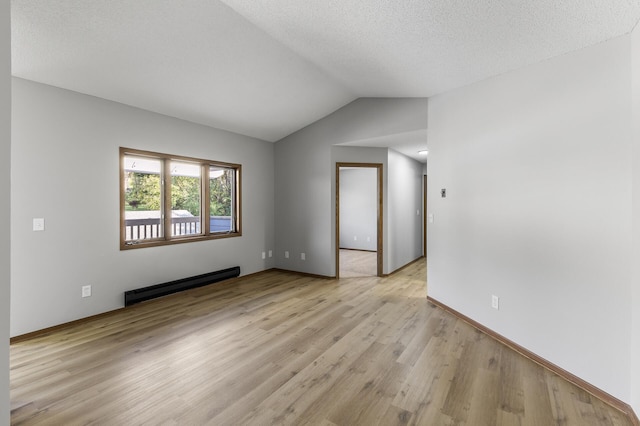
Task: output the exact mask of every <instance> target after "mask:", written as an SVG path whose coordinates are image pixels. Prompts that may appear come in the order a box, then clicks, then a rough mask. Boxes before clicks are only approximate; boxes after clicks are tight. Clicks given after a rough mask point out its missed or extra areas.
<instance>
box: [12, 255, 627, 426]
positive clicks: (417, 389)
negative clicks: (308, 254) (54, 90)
mask: <svg viewBox="0 0 640 426" xmlns="http://www.w3.org/2000/svg"><path fill="white" fill-rule="evenodd" d="M424 263H425V262H424V261H420V262H416V263H414V264H412V265H410V266H409V267H407V268H405V269H403V270H401V271H400V272H398V273H397V274H394V275H392V276H390V277H387V278H376V277H368V278H349V279H341V280H328V279H318V278H310V277H305V276H301V275H299V274H294V273H287V272H281V271H268V272H265V273H262V274H259V275H255V276H250V277H243V278H239V279H236V280H232V281H229V282H226V283H220V284H217V285H213V286H210V287H204V288H200V289H196V290H191V291H188V292H185V293H182V294H177V295H172V296H168V297H165V298H162V299H158V300H155V301H150V302H146V303H143V304H140V305H137V306H133V307H131V308H129V309H125V310H122V311H118V312H115V313H113V314H112V315H108V316H105V317H101V318H96V319H93V320H90V321H88V322H86V323H84V324H80V325H75V326H72V327H69V328H65V329H62V330H58V331H55V332H51V333H49V334H47V335H42V336H40V337H36V338H33V339H30V340H27V341H24V342H20V343H15V344H12V345H11V408H12V412H11V422H12V424H14V425H39V424H42V425H86V424H96V425H281V424H282V425H289V424H295V425H324V426H330V425H436V426H439V425H479V426H483V425H543V426H547V425H580V426H585V425H587V426H588V425H629V424H630V423H629V422H628V420H627V419H626V418H625V417H624V415H623V414H622V413H620V412H618V411H616V410H615V409H613V408H611V407H609V406H607V405H605V404H604V403H602V402H601V401H599V400H597V399H595V398H593V397H592V396H590V395H589V394H587V393H585V392H583V391H581V390H580V389H578V388H576V387H575V386H573V385H571V384H569V383H567V382H566V381H564V380H562V379H560V378H559V377H557V376H555V375H554V374H552V373H550V372H548V371H547V370H545V369H543V368H542V367H540V366H538V365H536V364H534V363H533V362H531V361H529V360H527V359H525V358H523V357H522V356H520V355H518V354H517V353H515V352H513V351H512V350H510V349H508V348H506V347H505V346H503V345H501V344H499V343H497V342H496V341H494V340H493V339H491V338H490V337H488V336H486V335H484V334H482V333H480V332H478V331H476V330H475V329H473V328H472V327H470V326H469V325H467V324H466V323H464V322H462V321H460V320H458V319H456V318H455V317H454V316H452V315H450V314H449V313H447V312H445V311H443V310H441V309H439V308H436V307H435V306H434V305H432V304H430V303H429V302H427V300H426V298H425V296H426V289H425V264H424Z"/></svg>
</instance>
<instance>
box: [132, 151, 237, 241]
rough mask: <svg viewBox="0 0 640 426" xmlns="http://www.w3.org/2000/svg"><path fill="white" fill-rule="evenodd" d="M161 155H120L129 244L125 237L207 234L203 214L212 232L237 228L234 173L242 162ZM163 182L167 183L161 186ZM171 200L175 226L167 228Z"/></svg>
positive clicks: (150, 237)
mask: <svg viewBox="0 0 640 426" xmlns="http://www.w3.org/2000/svg"><path fill="white" fill-rule="evenodd" d="M121 152H122V150H121ZM149 154H153V153H149ZM157 156H158V157H161V158H154V156H153V155H149V156H147V155H136V154H124V155H122V158H123V163H124V170H123V172H124V174H123V177H122V178H123V192H122V197H123V198H124V200H123V201H124V202H123V204H124V211H123V212H122V214H123V216H124V221H125V224H124V225H125V228H124V242H125V244H126V242H127V241H133V242H136V243H137V242H140V241H146V240H157V239H165V240H166V239H171V237H179V236H194V235H196V236H197V235H203V236H206V234H207V229H206V228H205V225H204V223H203V216H204V215H208V216H209V223H208V234H215V233H221V232H225V233H229V232H237V229H236V226H237V223H238V222H237V221H238V218H237V217H236V216H237V212H236V202H237V200H236V193H237V191H238V189H237V187H236V185H237V182H236V175H237V173H238V171H239V166H236V167H234V165H229V166H227V165H224V166H222V165H218V164H207V163H208V162H204V161H202V160H195V159H194V160H193V161H182V160H171V159H170V158H169V157H167V156H164V155H163V154H157ZM163 176H166V178H164V179H163ZM163 181H164V182H166V183H167V184H168V185H167V187H164V186H163ZM205 183H206V184H207V185H206V186H205ZM207 186H208V191H206V193H205V190H206V188H207ZM167 197H170V198H167ZM167 199H170V208H171V229H170V230H168V231H166V232H165V231H164V229H163V228H164V225H165V223H164V217H165V215H164V209H165V203H166V201H165V200H167ZM205 203H206V204H205ZM205 206H206V207H207V208H206V209H205ZM204 217H206V216H204ZM166 226H169V224H168V223H167V225H166Z"/></svg>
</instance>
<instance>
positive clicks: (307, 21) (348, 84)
mask: <svg viewBox="0 0 640 426" xmlns="http://www.w3.org/2000/svg"><path fill="white" fill-rule="evenodd" d="M11 3H12V10H11V12H12V50H13V74H14V75H16V76H19V77H23V78H26V79H30V80H34V81H39V82H43V83H47V84H51V85H54V86H58V87H63V88H66V89H70V90H75V91H78V92H82V93H87V94H90V95H94V96H99V97H102V98H106V99H111V100H114V101H118V102H122V103H125V104H129V105H133V106H137V107H141V108H144V109H148V110H151V111H156V112H159V113H163V114H167V115H171V116H175V117H179V118H183V119H186V120H190V121H193V122H197V123H203V124H207V125H211V126H214V127H218V128H222V129H227V130H231V131H234V132H238V133H242V134H246V135H250V136H254V137H258V138H261V139H265V140H269V141H275V140H278V139H280V138H282V137H284V136H286V135H288V134H290V133H292V132H294V131H296V130H298V129H300V128H302V127H304V126H306V125H308V124H310V123H312V122H314V121H316V120H318V119H319V118H322V117H324V116H325V115H327V114H328V113H330V112H332V111H334V110H336V109H338V108H339V107H341V106H343V105H345V104H346V103H348V102H350V101H352V100H354V99H356V98H358V97H377V96H381V97H428V96H432V95H434V94H438V93H442V92H445V91H447V90H450V89H453V88H456V87H460V86H464V85H467V84H469V83H472V82H475V81H479V80H482V79H485V78H488V77H490V76H493V75H497V74H501V73H504V72H506V71H509V70H512V69H516V68H519V67H522V66H525V65H527V64H531V63H535V62H539V61H542V60H545V59H547V58H550V57H553V56H557V55H561V54H564V53H567V52H570V51H573V50H577V49H580V48H583V47H586V46H589V45H593V44H596V43H599V42H602V41H604V40H608V39H611V38H613V37H616V36H619V35H622V34H626V33H628V32H630V31H631V30H632V29H633V27H634V26H635V24H636V23H637V21H638V18H639V17H640V0H606V1H604V0H536V1H525V0H455V1H452V0H407V1H390V0H269V1H256V0H221V1H219V0H187V1H179V2H178V1H173V0H136V1H131V0H47V1H42V0H12V2H11ZM419 134H422V133H419ZM408 138H409V137H408V135H401V136H400V137H399V140H400V142H398V143H402V144H404V145H407V146H408V145H411V144H410V141H408V140H407V139H408ZM361 143H367V142H366V141H365V142H361ZM380 143H382V142H381V141H377V142H376V144H380ZM385 143H387V144H388V145H390V146H392V147H393V146H394V141H393V138H389V140H388V141H387V142H385ZM419 144H422V145H424V141H423V140H420V141H416V145H415V146H418V145H419ZM398 146H399V145H398ZM414 148H415V147H411V148H407V149H409V150H413V149H414ZM399 150H400V151H401V152H404V149H399ZM407 152H408V151H407Z"/></svg>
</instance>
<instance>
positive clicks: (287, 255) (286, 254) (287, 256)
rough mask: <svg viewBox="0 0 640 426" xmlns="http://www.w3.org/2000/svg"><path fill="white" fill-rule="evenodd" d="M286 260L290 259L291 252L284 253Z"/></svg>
mask: <svg viewBox="0 0 640 426" xmlns="http://www.w3.org/2000/svg"><path fill="white" fill-rule="evenodd" d="M284 258H285V259H288V258H289V252H288V251H285V252H284Z"/></svg>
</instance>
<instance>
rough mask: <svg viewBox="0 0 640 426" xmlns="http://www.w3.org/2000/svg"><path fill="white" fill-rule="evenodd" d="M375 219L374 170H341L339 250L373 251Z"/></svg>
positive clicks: (376, 186)
mask: <svg viewBox="0 0 640 426" xmlns="http://www.w3.org/2000/svg"><path fill="white" fill-rule="evenodd" d="M377 219H378V179H377V170H376V169H375V168H354V169H341V170H340V248H346V249H354V250H369V251H376V250H377V238H378V230H377V223H378V220H377Z"/></svg>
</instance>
